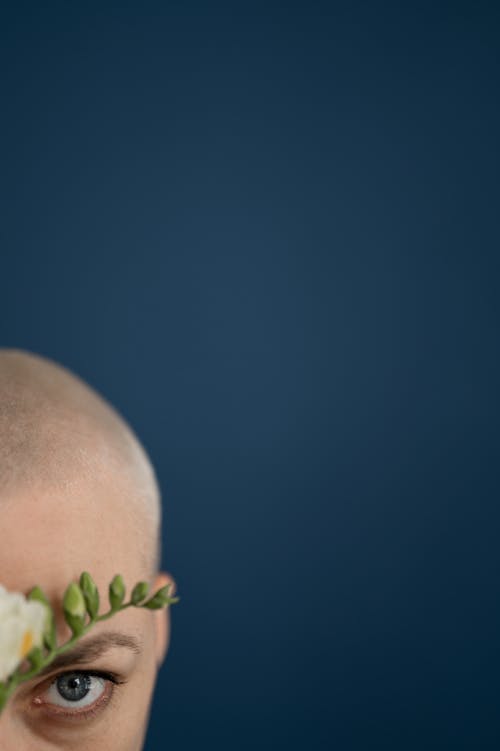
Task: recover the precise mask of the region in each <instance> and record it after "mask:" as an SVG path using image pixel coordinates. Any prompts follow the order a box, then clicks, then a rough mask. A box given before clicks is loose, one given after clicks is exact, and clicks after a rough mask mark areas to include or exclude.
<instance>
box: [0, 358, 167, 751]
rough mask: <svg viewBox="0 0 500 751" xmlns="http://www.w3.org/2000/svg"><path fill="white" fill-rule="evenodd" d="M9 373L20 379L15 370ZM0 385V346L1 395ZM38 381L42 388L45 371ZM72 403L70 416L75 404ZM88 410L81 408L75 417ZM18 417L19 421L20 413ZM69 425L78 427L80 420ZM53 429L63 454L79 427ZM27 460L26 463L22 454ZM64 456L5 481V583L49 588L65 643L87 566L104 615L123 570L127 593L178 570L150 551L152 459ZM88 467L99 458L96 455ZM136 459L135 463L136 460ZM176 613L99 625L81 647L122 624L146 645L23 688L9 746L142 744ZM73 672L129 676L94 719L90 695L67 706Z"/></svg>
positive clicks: (5, 730) (134, 615) (5, 721)
mask: <svg viewBox="0 0 500 751" xmlns="http://www.w3.org/2000/svg"><path fill="white" fill-rule="evenodd" d="M16 357H17V358H18V360H21V361H22V360H23V357H24V358H25V359H30V363H29V365H30V367H32V366H33V364H34V363H33V356H32V355H23V354H22V353H19V352H16ZM7 359H8V357H7ZM18 364H19V363H18ZM21 364H22V363H21ZM35 365H36V363H35ZM40 367H41V369H42V370H43V368H45V367H47V363H46V362H42V361H40ZM50 367H54V366H53V365H50ZM7 370H8V368H7ZM4 372H5V371H4ZM35 373H36V367H35ZM31 378H33V374H32V376H31ZM7 380H9V382H10V383H12V378H9V379H7ZM70 380H71V378H70ZM1 383H2V354H1V353H0V403H1V396H2V394H1V390H2V389H1ZM31 384H32V385H33V387H34V390H35V391H36V388H37V385H36V384H37V380H36V377H35V378H34V380H32V381H31ZM89 398H91V399H92V398H94V393H90V392H89ZM7 401H8V400H7ZM4 403H5V402H4ZM49 406H50V405H49ZM101 406H102V405H101ZM107 408H108V407H107ZM65 409H66V410H68V412H67V414H68V415H71V406H70V404H67V405H66V406H65ZM79 409H80V407H79ZM83 411H84V410H83ZM42 413H43V415H44V417H43V418H42V422H43V424H44V425H46V424H47V420H48V417H47V416H48V415H51V414H52V413H53V409H49V410H46V411H45V412H42ZM79 414H80V412H79V411H78V410H76V412H75V413H74V417H75V419H77V417H78V415H79ZM18 418H19V416H18ZM13 419H16V415H15V414H14V417H13ZM68 424H69V425H71V424H73V425H74V420H73V423H72V422H71V421H69V422H68ZM57 430H59V431H62V435H58V433H57ZM92 430H93V431H94V433H93V432H92V431H90V432H89V433H88V435H89V436H91V437H92V435H94V434H95V435H98V433H99V424H98V421H97V422H96V423H94V424H93V429H92ZM12 433H13V431H12V430H11V431H10V432H8V433H7V432H5V431H4V433H3V436H4V437H5V440H6V441H8V439H7V435H9V436H10V435H12ZM49 433H50V434H51V435H54V436H56V438H54V443H53V444H50V442H42V443H43V445H44V446H46V445H48V444H50V445H52V449H51V451H50V455H51V456H52V457H53V456H57V452H54V450H53V449H54V447H56V446H60V447H63V446H67V445H68V441H69V440H70V437H71V436H72V435H74V432H73V433H72V432H71V431H70V432H69V433H68V432H67V427H66V423H64V427H61V423H60V422H58V423H57V424H55V425H54V424H52V426H51V429H50V431H49ZM104 435H105V436H106V440H107V441H111V440H112V439H111V438H110V434H109V432H107V429H104ZM79 436H80V434H79ZM1 438H2V431H1V421H0V439H1ZM86 440H87V439H84V443H85V441H86ZM4 444H5V441H4ZM92 445H93V442H92V440H89V441H88V444H87V446H86V448H87V449H88V451H87V453H86V456H87V459H88V457H91V456H92V450H91V447H92ZM89 447H90V448H89ZM61 450H62V448H61ZM118 454H119V451H118V450H117V456H118ZM102 455H103V454H102V445H101V450H100V451H99V452H98V454H97V455H96V457H95V461H96V467H97V466H99V467H101V469H103V468H102V466H101V464H102ZM10 457H11V458H12V451H11V453H10ZM66 459H67V457H66ZM18 460H19V462H20V463H22V455H21V456H19V457H18ZM9 461H10V460H9ZM99 462H101V464H99ZM11 464H12V462H11ZM63 464H64V466H63V467H62V468H61V469H60V472H59V474H58V472H57V471H56V469H54V472H53V473H52V474H47V475H44V477H43V480H42V481H40V482H39V483H38V485H37V484H36V482H35V478H33V477H32V476H30V474H29V472H27V473H25V474H23V475H22V481H19V482H14V481H9V482H6V483H5V485H3V486H2V487H3V489H2V491H1V493H0V514H1V519H2V525H1V526H2V545H1V546H0V582H1V583H2V584H3V585H4V586H5V587H6V588H7V589H8V590H11V591H20V592H23V593H24V594H27V593H28V592H29V590H30V589H31V588H32V587H33V586H34V585H35V584H38V585H40V586H41V587H42V589H43V590H44V591H45V593H46V594H47V596H48V597H49V600H50V601H51V604H52V606H53V608H54V611H55V613H56V617H57V638H58V644H63V643H64V642H65V641H67V640H68V638H70V636H71V631H70V629H69V627H68V626H67V625H66V623H65V622H64V619H63V617H62V597H63V593H64V590H65V589H66V587H67V585H68V584H69V583H70V582H71V581H78V578H79V576H80V574H81V572H82V571H88V572H89V573H90V574H91V575H92V577H93V578H94V580H95V582H96V584H97V586H98V588H99V592H100V595H101V607H100V613H103V612H106V611H107V610H108V607H109V606H108V601H107V589H108V585H109V582H110V581H111V579H112V578H113V576H114V575H115V574H117V573H121V574H122V575H123V578H124V581H125V584H126V586H127V595H126V600H128V599H129V594H130V590H131V588H132V586H133V585H134V584H135V583H136V582H138V581H140V580H146V581H148V582H149V583H150V585H151V591H156V590H157V589H159V588H160V587H162V586H164V585H165V584H169V583H170V584H172V590H171V594H175V591H176V585H175V580H174V579H173V577H172V576H171V574H169V573H168V572H165V571H158V570H157V568H155V565H154V559H153V558H152V557H151V556H149V555H145V553H144V551H145V549H146V550H154V548H155V534H156V531H157V528H156V527H155V525H154V524H153V523H151V519H152V515H151V513H150V512H151V509H146V508H144V514H143V515H142V516H141V504H140V503H139V502H137V496H138V488H143V487H144V482H142V480H144V467H142V468H139V470H138V471H139V472H142V480H141V482H138V483H137V482H135V478H134V474H133V473H130V472H126V471H124V469H125V464H123V465H121V464H120V462H119V461H111V462H110V465H109V467H108V468H107V469H103V471H94V472H82V471H81V467H80V468H79V469H80V471H79V472H77V471H76V470H77V469H78V467H77V466H75V467H73V468H72V467H71V465H70V464H68V461H67V460H66V461H65V462H64V463H63ZM9 466H10V465H9ZM14 466H15V465H14ZM54 466H55V467H56V468H57V465H54ZM86 466H90V465H89V462H88V461H87V463H86ZM2 467H3V469H4V470H5V467H6V462H4V464H3V465H2V461H1V456H0V472H1V471H2ZM127 467H130V461H129V460H128V464H127ZM61 473H63V474H62V475H61ZM4 476H5V477H7V479H9V477H10V480H12V477H13V476H12V474H11V475H8V474H6V471H4ZM14 477H17V475H14ZM19 477H21V474H20V475H19ZM19 477H18V479H19ZM169 613H170V610H169V608H168V607H167V608H163V609H162V610H157V611H152V610H148V609H145V608H135V607H131V608H128V609H127V610H125V611H123V612H120V613H117V614H116V615H114V616H112V617H111V618H110V619H109V620H107V621H104V622H102V623H98V624H96V625H95V626H94V627H93V628H92V629H91V630H90V632H89V633H88V634H87V635H86V636H84V637H82V638H81V640H80V641H79V642H78V644H77V646H78V645H80V644H83V643H85V642H86V641H87V640H89V639H90V638H92V637H93V636H95V635H96V634H103V633H106V632H110V631H121V632H123V633H124V634H128V635H132V636H135V637H136V638H138V639H139V640H140V642H141V644H142V651H141V653H140V654H134V653H133V652H131V651H130V650H128V649H126V648H124V647H118V646H114V647H113V648H112V649H110V650H109V651H108V652H107V653H106V654H104V655H102V656H101V657H98V658H96V659H95V660H94V661H93V662H92V663H89V664H86V665H84V666H82V665H78V666H71V665H70V666H68V667H65V668H64V669H63V670H62V671H54V672H53V673H52V674H50V675H48V676H47V677H44V678H41V677H38V676H37V677H35V678H33V679H32V680H31V681H29V682H26V683H24V684H22V685H21V686H19V687H18V689H17V690H16V693H15V694H14V695H13V696H12V697H11V699H10V700H9V702H8V703H7V705H6V707H5V709H4V711H3V712H2V715H1V716H0V748H1V749H3V751H35V750H36V751H49V750H52V751H55V750H56V749H68V750H69V749H74V748H75V744H78V746H79V747H81V748H87V747H88V748H92V749H93V751H100V750H101V749H102V751H104V750H106V751H113V750H114V749H116V751H118V750H120V751H140V750H141V749H142V748H143V745H144V738H145V735H146V731H147V723H148V718H149V713H150V705H151V700H152V696H153V691H154V686H155V683H156V678H157V671H158V669H159V667H160V666H161V664H162V663H163V661H164V659H165V657H166V654H167V650H168V646H169V641H170V615H169ZM72 670H73V671H84V672H85V673H86V674H88V673H92V671H93V670H97V671H104V672H112V673H116V674H117V675H118V677H119V680H123V681H126V683H123V684H122V685H117V686H114V685H113V684H112V683H108V682H107V681H105V689H104V696H107V695H108V690H109V689H113V693H112V697H111V701H110V702H109V703H108V704H107V705H105V704H101V705H100V708H99V711H97V713H96V715H95V716H91V717H89V718H88V719H86V718H83V717H78V715H77V712H78V709H79V708H80V707H81V706H82V704H83V703H84V702H85V700H84V699H81V700H77V701H76V702H72V703H71V710H68V708H67V707H64V706H61V704H64V697H63V696H60V695H59V693H58V690H57V684H54V681H55V679H56V678H57V676H58V675H61V673H63V672H69V671H72ZM92 680H93V681H94V682H93V688H92V696H93V697H95V700H94V701H93V706H94V707H97V705H99V699H100V697H101V698H102V695H103V688H102V685H101V684H99V683H98V682H97V681H96V680H95V679H92ZM51 686H52V688H51V692H50V694H49V687H51ZM87 701H88V700H87ZM73 706H74V707H75V710H74V711H75V714H74V715H73V716H72V717H63V716H61V714H59V713H58V712H59V711H61V710H62V711H72V710H73Z"/></svg>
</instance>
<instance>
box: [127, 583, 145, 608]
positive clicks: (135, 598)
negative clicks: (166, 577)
mask: <svg viewBox="0 0 500 751" xmlns="http://www.w3.org/2000/svg"><path fill="white" fill-rule="evenodd" d="M148 592H149V584H148V583H147V582H137V584H136V585H135V587H134V588H133V590H132V596H131V598H130V599H131V600H132V602H133V604H134V605H138V604H139V603H140V602H142V600H145V599H146V597H147V596H148Z"/></svg>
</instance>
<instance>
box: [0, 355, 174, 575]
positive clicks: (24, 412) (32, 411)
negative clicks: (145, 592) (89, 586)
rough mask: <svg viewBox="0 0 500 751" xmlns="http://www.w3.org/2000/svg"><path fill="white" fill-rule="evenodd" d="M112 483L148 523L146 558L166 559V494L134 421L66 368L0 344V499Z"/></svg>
mask: <svg viewBox="0 0 500 751" xmlns="http://www.w3.org/2000/svg"><path fill="white" fill-rule="evenodd" d="M99 483H101V484H106V483H108V484H109V483H113V485H114V486H115V487H116V488H117V489H118V491H119V493H120V498H123V504H122V506H121V508H120V513H121V514H123V515H125V516H127V517H128V518H129V520H130V523H131V524H134V525H136V529H140V530H144V546H143V557H144V560H143V566H144V569H145V574H146V575H148V576H154V575H155V574H156V573H157V571H158V569H159V565H160V559H161V537H160V531H161V499H160V490H159V486H158V482H157V478H156V475H155V472H154V469H153V466H152V464H151V462H150V460H149V458H148V456H147V454H146V452H145V450H144V449H143V447H142V446H141V444H140V442H139V440H138V438H137V436H136V435H135V433H134V432H133V430H132V428H131V427H130V426H129V425H128V424H127V422H126V421H125V420H124V418H123V417H122V416H121V415H120V414H119V413H118V412H117V410H116V409H114V408H113V407H112V406H111V405H110V404H109V403H108V402H107V401H106V400H105V399H104V398H103V397H101V396H100V395H99V394H98V393H97V392H96V391H95V390H93V389H92V388H91V387H90V386H89V385H88V384H86V383H85V382H84V381H83V380H82V379H81V378H79V377H78V376H76V375H75V374H74V373H72V372H71V371H69V370H68V369H67V368H65V367H63V366H61V365H59V364H58V363H56V362H54V361H52V360H50V359H48V358H46V357H42V356H41V355H38V354H34V353H31V352H26V351H23V350H18V349H5V348H4V349H2V348H0V505H1V504H8V503H14V502H15V499H16V497H19V495H20V494H26V493H29V494H32V495H34V496H35V497H36V494H37V493H41V492H42V491H43V492H44V493H51V492H53V493H54V494H57V495H63V496H64V497H65V498H67V499H68V502H71V500H70V499H71V498H72V496H73V495H74V494H75V493H77V492H81V490H82V489H83V488H85V487H92V486H95V485H97V484H99Z"/></svg>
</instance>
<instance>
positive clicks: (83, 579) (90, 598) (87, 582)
mask: <svg viewBox="0 0 500 751" xmlns="http://www.w3.org/2000/svg"><path fill="white" fill-rule="evenodd" d="M80 587H81V590H82V592H83V597H84V599H85V605H86V607H87V613H88V614H89V615H90V617H91V618H92V619H94V618H95V617H96V616H97V614H98V612H99V592H98V589H97V587H96V584H95V582H94V580H93V579H92V577H91V576H90V574H89V573H88V572H87V571H83V573H82V574H81V576H80Z"/></svg>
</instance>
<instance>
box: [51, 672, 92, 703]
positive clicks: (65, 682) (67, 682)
mask: <svg viewBox="0 0 500 751" xmlns="http://www.w3.org/2000/svg"><path fill="white" fill-rule="evenodd" d="M90 683H91V678H90V675H82V674H81V673H67V674H66V675H61V676H59V678H58V679H57V690H58V691H59V693H60V694H61V696H62V697H63V699H66V700H67V701H79V700H80V699H83V697H84V696H86V695H87V694H88V692H89V691H90Z"/></svg>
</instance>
